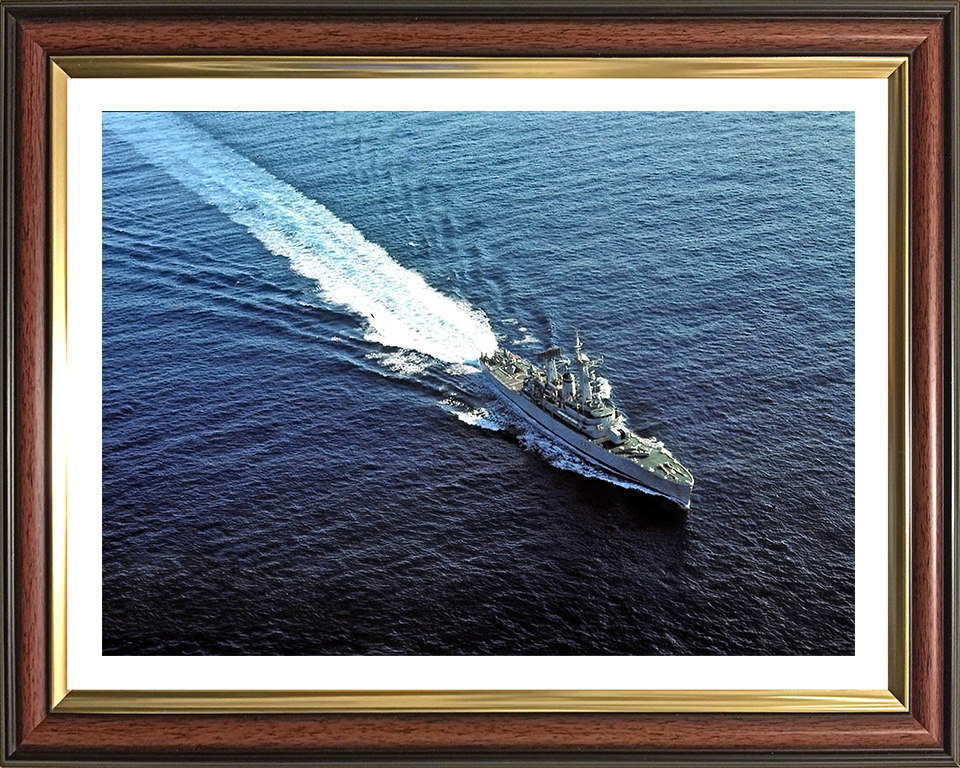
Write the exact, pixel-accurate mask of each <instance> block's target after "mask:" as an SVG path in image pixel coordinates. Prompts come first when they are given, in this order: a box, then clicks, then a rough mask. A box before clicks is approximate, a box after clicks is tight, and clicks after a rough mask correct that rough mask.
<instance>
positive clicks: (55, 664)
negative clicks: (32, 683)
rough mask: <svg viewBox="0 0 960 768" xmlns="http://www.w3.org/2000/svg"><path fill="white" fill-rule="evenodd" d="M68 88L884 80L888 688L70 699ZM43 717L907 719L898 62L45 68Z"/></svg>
mask: <svg viewBox="0 0 960 768" xmlns="http://www.w3.org/2000/svg"><path fill="white" fill-rule="evenodd" d="M71 77H110V78H136V77H142V78H149V77H183V78H187V77H191V78H197V77H261V78H262V77H506V78H509V77H525V78H552V77H578V78H586V77H605V78H641V77H642V78H654V77H656V78H882V79H888V80H889V124H888V130H889V145H890V151H889V243H890V244H889V275H890V288H889V319H888V322H889V339H890V347H889V364H890V372H889V386H890V400H889V414H888V415H889V419H890V444H889V456H890V458H889V472H890V483H889V505H890V516H889V520H890V524H889V534H890V536H889V546H890V550H889V552H890V554H889V585H888V586H889V591H888V600H889V610H888V616H889V655H888V659H889V662H888V674H889V688H890V689H889V690H823V691H820V690H804V691H791V690H769V691H765V690H749V691H748V690H737V691H734V690H660V691H656V690H641V691H596V690H572V691H565V690H559V691H530V690H526V691H522V690H521V691H304V692H297V691H293V692H291V691H80V690H77V691H70V690H69V688H68V686H67V594H66V588H67V582H66V558H67V535H66V514H67V467H66V440H67V435H66V428H65V425H64V419H63V415H64V413H65V393H66V390H67V387H66V374H67V367H66V364H67V344H66V340H67V286H66V258H67V254H66V226H67V217H66V169H67V165H66V153H67V125H66V118H67V112H66V105H67V82H68V80H69V79H70V78H71ZM50 95H51V124H50V137H51V138H50V149H51V167H50V195H51V201H50V233H51V248H52V253H51V264H52V282H53V288H52V295H53V345H52V346H53V361H52V363H53V365H52V371H53V386H52V392H53V394H52V404H51V407H52V413H53V426H52V442H51V445H52V447H51V450H52V452H53V456H52V461H51V466H52V471H53V510H52V520H51V543H50V549H51V564H52V571H51V573H52V578H51V595H50V598H51V606H50V615H51V648H50V651H51V686H50V688H51V691H50V693H51V706H52V707H54V708H55V709H56V711H57V712H98V713H120V714H132V713H148V712H155V713H156V712H165V713H174V712H185V713H189V712H208V713H239V712H667V713H669V712H728V713H734V712H777V713H787V712H891V711H897V712H903V711H906V705H907V703H908V702H907V692H908V690H909V677H908V666H909V665H908V663H907V651H908V649H909V610H908V607H909V606H908V603H907V596H908V594H909V589H908V586H909V573H910V563H909V550H908V549H907V546H908V544H909V525H908V523H909V519H908V514H907V498H908V496H907V490H908V482H909V475H908V474H907V465H906V461H907V457H908V456H909V450H908V448H909V435H910V433H909V424H908V422H907V413H908V409H907V408H906V395H907V394H908V392H907V378H906V370H907V368H906V366H907V363H908V349H907V342H908V339H909V335H908V333H907V330H908V329H907V312H906V308H907V295H908V294H907V286H908V282H907V279H906V278H907V264H908V259H907V254H908V230H907V222H908V218H907V214H908V212H909V211H908V203H907V194H906V192H907V178H908V177H907V173H908V167H907V157H908V153H907V146H906V142H907V60H906V59H905V58H902V57H893V58H890V57H860V58H857V57H783V58H776V57H771V58H765V57H750V58H739V57H731V58H701V59H497V58H490V59H477V58H419V57H399V58H369V57H347V58H343V57H339V58H331V57H304V58H300V57H268V58H264V57H244V56H226V57H169V56H156V57H150V56H147V57H143V56H76V57H74V56H69V57H55V58H54V59H53V60H52V62H51V79H50Z"/></svg>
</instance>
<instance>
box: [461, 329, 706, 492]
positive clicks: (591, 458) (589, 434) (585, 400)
mask: <svg viewBox="0 0 960 768" xmlns="http://www.w3.org/2000/svg"><path fill="white" fill-rule="evenodd" d="M537 360H538V362H540V363H541V364H542V365H543V367H542V368H541V367H540V366H537V365H535V364H533V363H532V362H530V361H529V360H525V359H524V358H522V357H520V356H519V355H517V354H514V353H513V352H510V351H508V350H506V349H503V348H502V347H501V348H499V349H497V351H496V352H494V353H493V354H491V355H485V356H483V357H481V358H480V363H481V364H482V367H483V371H484V373H485V374H486V375H487V377H488V378H490V379H492V381H493V382H494V383H495V388H496V389H497V391H498V392H499V393H500V394H501V395H502V396H503V397H505V398H506V399H507V400H508V401H509V402H510V403H512V404H513V405H514V406H515V407H516V408H517V409H518V410H519V411H520V412H521V413H522V414H523V415H524V416H525V417H526V418H527V419H529V420H530V421H532V422H533V423H534V424H535V425H537V426H539V427H540V428H542V429H544V430H546V431H547V432H548V433H549V434H550V435H552V436H553V437H555V438H557V439H558V440H560V442H561V443H562V444H563V445H564V447H566V448H567V449H568V450H569V451H570V452H571V453H573V454H574V455H575V456H577V457H578V458H579V459H581V460H583V461H585V462H587V463H588V464H591V465H593V466H596V467H600V468H601V469H603V470H606V471H607V472H609V473H611V474H613V475H615V476H616V477H618V478H620V479H623V480H627V481H629V482H631V483H636V484H637V485H640V486H642V487H643V489H644V490H646V491H648V492H649V493H652V494H655V495H658V496H663V497H665V498H667V499H670V500H671V501H673V502H675V503H676V504H678V505H680V506H681V507H683V509H690V494H691V491H692V490H693V475H692V474H691V473H690V471H689V470H688V469H687V468H686V467H684V466H683V465H682V464H681V463H680V462H679V461H677V460H676V459H675V458H674V457H673V454H672V453H670V451H669V450H668V449H667V448H666V447H665V446H664V445H663V443H662V442H661V441H660V440H657V439H656V438H655V437H641V436H640V435H637V434H636V433H635V432H633V431H632V430H631V429H630V428H629V427H628V426H627V422H626V417H625V416H624V414H623V413H622V412H621V411H620V410H619V409H618V408H617V406H616V405H615V404H614V403H613V401H612V400H611V399H610V385H609V383H607V381H606V380H605V379H602V378H600V377H598V376H597V371H596V369H597V366H598V365H600V364H601V363H602V362H603V358H602V357H598V358H593V359H591V358H589V357H587V355H585V354H584V352H583V345H582V344H581V342H580V333H579V331H578V332H577V334H576V344H575V346H574V356H573V359H572V360H569V359H567V358H566V357H564V356H563V350H562V349H561V348H560V347H552V348H550V349H548V350H546V351H545V352H541V353H540V354H539V355H538V356H537Z"/></svg>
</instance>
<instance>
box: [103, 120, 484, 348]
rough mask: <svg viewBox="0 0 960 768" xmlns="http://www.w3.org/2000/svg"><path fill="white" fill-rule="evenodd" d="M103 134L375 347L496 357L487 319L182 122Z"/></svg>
mask: <svg viewBox="0 0 960 768" xmlns="http://www.w3.org/2000/svg"><path fill="white" fill-rule="evenodd" d="M104 128H105V129H107V130H110V131H113V132H114V133H115V134H116V135H118V136H120V137H121V138H123V139H125V140H126V141H127V142H129V143H130V144H131V145H132V146H133V147H134V148H135V149H136V150H137V151H138V152H139V153H140V154H141V155H143V156H144V157H145V158H146V159H147V160H148V161H149V162H151V163H152V164H154V165H156V166H157V167H159V168H161V169H163V170H164V171H166V172H167V173H169V174H170V175H171V176H173V177H174V178H175V179H177V181H179V182H180V183H181V184H183V185H184V186H185V187H187V188H188V189H190V190H191V191H192V192H194V193H195V194H197V195H198V196H199V197H200V198H201V199H202V200H204V201H205V202H207V203H209V204H211V205H214V206H216V207H217V208H219V209H220V210H221V211H223V213H225V214H226V215H227V216H229V217H230V218H231V219H232V220H233V221H235V222H237V223H238V224H241V225H242V226H244V227H246V228H247V229H248V230H249V231H250V233H251V234H253V235H254V237H256V238H257V239H258V240H260V242H262V243H263V244H264V245H265V246H266V247H267V248H268V249H269V250H270V251H271V252H273V253H275V254H277V255H280V256H284V257H286V258H288V259H289V260H290V264H291V266H292V267H293V269H294V270H296V271H297V272H299V273H300V274H301V275H304V276H305V277H308V278H311V279H313V280H316V282H317V287H318V290H319V292H320V294H321V296H322V297H323V298H324V300H325V301H327V302H328V303H330V304H335V305H338V306H341V307H344V308H345V309H347V310H349V311H350V312H352V313H354V314H356V315H359V316H361V317H363V318H364V319H365V320H366V322H367V325H368V330H367V332H366V338H367V339H368V340H370V341H374V342H378V343H380V344H383V345H386V346H391V347H399V348H401V349H411V350H416V351H418V352H422V353H424V354H426V355H429V356H430V357H433V358H436V359H438V360H442V361H444V362H448V363H459V362H464V361H469V360H476V359H478V358H479V357H480V355H482V354H485V353H489V352H493V351H494V350H495V349H496V347H497V342H496V338H495V337H494V334H493V331H492V329H491V328H490V324H489V322H488V321H487V319H486V317H485V316H484V315H483V314H482V313H481V312H478V311H477V310H474V309H472V308H471V307H469V306H468V305H466V304H464V303H462V302H458V301H455V300H454V299H452V298H450V297H449V296H445V295H443V294H442V293H440V292H439V291H436V290H434V289H433V288H431V287H430V286H429V285H428V284H427V283H426V282H425V281H424V279H423V278H422V277H420V275H418V274H417V273H416V272H413V271H411V270H409V269H405V268H404V267H402V266H401V265H400V264H398V263H397V262H395V261H394V260H393V259H391V258H390V255H389V254H388V253H387V252H386V251H385V250H384V249H383V248H381V247H380V246H379V245H376V244H375V243H371V242H370V241H369V240H367V239H366V238H365V237H364V236H363V234H362V233H361V232H360V231H359V230H357V229H356V228H355V227H353V226H351V225H350V224H348V223H346V222H344V221H341V220H340V219H338V218H337V217H336V216H334V215H333V213H331V212H330V211H329V210H328V209H327V208H325V207H324V206H323V205H321V204H320V203H318V202H316V201H315V200H311V199H309V198H308V197H306V196H305V195H303V194H302V193H300V192H298V191H297V190H296V189H294V188H293V187H292V186H290V185H289V184H287V183H286V182H284V181H281V180H280V179H278V178H276V177H275V176H273V175H272V174H270V173H269V172H268V171H266V170H264V169H263V168H261V167H260V166H258V165H256V164H255V163H252V162H251V161H250V160H248V159H246V158H245V157H243V156H241V155H240V154H238V153H237V152H235V151H234V150H232V149H230V148H229V147H227V146H225V145H224V144H222V143H220V142H219V141H217V140H216V139H214V138H213V137H212V136H210V135H209V134H207V133H205V132H204V131H202V130H200V129H198V128H196V127H195V126H193V125H191V124H190V123H189V122H187V121H186V120H184V119H183V118H181V117H178V116H177V115H176V114H174V113H169V112H139V113H133V112H128V113H121V114H109V115H104Z"/></svg>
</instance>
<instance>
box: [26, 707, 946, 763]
mask: <svg viewBox="0 0 960 768" xmlns="http://www.w3.org/2000/svg"><path fill="white" fill-rule="evenodd" d="M241 723H242V725H240V724H241ZM813 739H816V741H815V744H816V747H817V749H821V750H824V749H830V750H850V749H859V750H866V749H884V750H896V749H906V748H913V749H916V748H924V747H926V748H933V747H936V742H935V740H934V739H932V738H931V737H930V736H929V734H927V733H926V731H925V730H924V729H923V728H922V727H920V726H919V725H918V724H917V722H916V721H915V720H914V719H913V718H912V717H910V716H909V715H897V716H893V717H890V716H887V715H858V716H852V717H844V718H837V717H835V716H830V715H812V716H804V717H795V716H789V715H745V716H718V715H579V714H574V715H472V716H463V715H387V716H384V715H348V716H344V715H324V716H312V717H304V716H296V715H274V716H265V715H254V716H245V717H242V718H238V717H233V716H229V715H216V716H214V715H205V716H200V717H196V716H174V715H161V716H153V717H121V716H91V715H64V716H53V717H51V718H49V719H48V721H47V722H45V723H44V724H43V725H42V726H41V727H39V728H37V729H36V730H35V731H34V732H33V733H32V734H31V735H30V738H29V740H28V742H27V743H26V744H25V745H24V755H29V754H31V753H36V754H38V755H44V754H47V753H48V751H49V750H52V749H54V748H59V747H67V748H71V749H79V750H83V749H90V748H91V747H94V748H95V749H97V750H100V751H108V752H113V753H115V754H124V753H128V754H129V753H133V752H137V753H144V752H146V753H151V752H163V751H166V750H170V749H172V748H183V747H185V746H187V745H189V748H190V749H191V750H197V751H199V752H203V753H219V754H229V753H231V752H234V753H236V752H249V751H251V750H257V751H259V750H263V749H266V750H278V751H287V752H299V753H305V752H309V751H313V750H318V751H325V752H356V751H360V750H363V749H370V748H374V747H375V748H376V749H378V750H385V751H390V752H403V751H424V750H426V751H451V750H463V749H475V750H476V749H484V750H497V751H499V752H510V751H514V752H515V751H526V752H529V751H534V750H547V751H579V752H582V751H605V750H606V751H609V750H617V751H628V752H637V751H643V750H654V749H656V750H664V749H681V750H704V749H708V748H709V749H714V750H749V749H755V750H756V749H759V750H809V749H810V748H811V746H812V740H813Z"/></svg>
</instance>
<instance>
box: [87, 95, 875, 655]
mask: <svg viewBox="0 0 960 768" xmlns="http://www.w3.org/2000/svg"><path fill="white" fill-rule="evenodd" d="M854 140H855V120H854V112H853V111H849V112H848V111H801V110H798V111H523V110H515V111H442V110H440V111H376V110H369V111H297V112H279V111H193V112H172V111H111V112H106V111H105V112H104V113H103V116H102V319H103V325H102V354H103V363H102V374H103V377H102V419H103V421H102V446H103V454H102V455H103V460H102V483H103V484H102V545H103V549H102V652H103V654H104V655H105V656H189V655H194V656H229V655H253V656H324V655H342V656H347V655H350V656H357V655H366V656H371V655H384V656H397V655H407V656H456V655H471V656H480V655H486V656H524V655H529V656H561V657H562V656H666V655H678V656H852V655H853V654H854V653H855V642H854V640H855V631H854V630H855V622H854V617H855V604H854V591H855V578H854V573H855V546H854V533H855V515H854V511H855V484H854V481H855V466H854V458H855V439H854V437H855V410H856V409H855V406H854V402H855V379H854V375H855V367H856V366H855V340H856V333H855V285H854V277H855V259H854V255H855V253H854V247H855V237H854V223H855V216H854V214H855V184H854V181H855V178H854V170H855V169H854V160H855V152H854Z"/></svg>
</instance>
